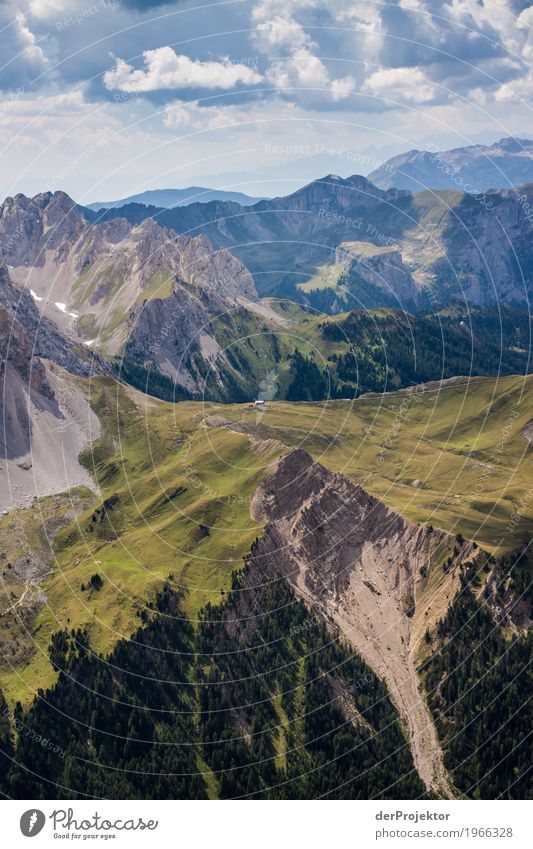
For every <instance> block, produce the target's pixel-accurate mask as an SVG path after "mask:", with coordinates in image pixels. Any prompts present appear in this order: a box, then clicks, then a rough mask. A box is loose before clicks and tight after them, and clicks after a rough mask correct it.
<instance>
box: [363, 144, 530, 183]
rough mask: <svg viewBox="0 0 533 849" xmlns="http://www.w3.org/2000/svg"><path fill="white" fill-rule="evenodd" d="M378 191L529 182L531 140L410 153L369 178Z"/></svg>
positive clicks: (381, 166)
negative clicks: (377, 187)
mask: <svg viewBox="0 0 533 849" xmlns="http://www.w3.org/2000/svg"><path fill="white" fill-rule="evenodd" d="M369 179H370V180H372V182H373V183H374V184H375V185H376V186H379V188H380V189H390V188H393V187H394V188H397V189H409V190H410V191H412V192H419V191H422V190H423V189H425V188H432V189H459V190H464V191H468V192H484V191H486V190H487V189H494V188H501V189H507V188H509V186H516V185H520V184H522V183H531V182H533V141H530V139H516V138H504V139H500V141H497V142H495V143H494V144H491V145H483V144H476V145H471V146H469V147H457V148H454V149H453V150H440V151H437V152H435V153H434V152H430V151H428V150H410V151H408V152H407V153H401V154H400V155H399V156H394V157H393V158H392V159H389V160H388V161H387V162H384V163H383V165H380V167H379V168H376V170H375V171H372V173H371V174H370V175H369Z"/></svg>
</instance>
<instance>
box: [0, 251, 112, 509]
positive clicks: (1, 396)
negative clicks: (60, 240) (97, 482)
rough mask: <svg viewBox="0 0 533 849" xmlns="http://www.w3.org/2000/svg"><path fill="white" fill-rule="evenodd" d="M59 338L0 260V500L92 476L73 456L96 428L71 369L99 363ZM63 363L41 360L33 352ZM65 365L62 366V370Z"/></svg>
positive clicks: (24, 500)
mask: <svg viewBox="0 0 533 849" xmlns="http://www.w3.org/2000/svg"><path fill="white" fill-rule="evenodd" d="M83 356H84V352H83V351H80V350H78V349H77V348H76V346H75V345H73V344H72V343H71V342H69V341H67V340H65V339H64V338H63V337H62V336H61V335H60V334H59V333H58V331H57V329H56V327H55V326H54V325H53V324H52V322H50V321H49V320H48V319H47V318H43V317H41V316H40V315H39V312H38V310H37V307H36V305H35V303H34V301H33V299H32V297H31V296H30V295H29V294H28V293H27V292H26V291H21V290H18V289H17V288H16V287H15V286H13V284H12V282H11V280H10V278H9V274H8V272H7V270H6V268H5V267H1V268H0V357H1V360H0V421H1V423H2V424H1V430H0V483H1V486H0V491H1V495H0V507H1V509H9V508H11V507H13V506H25V505H27V504H28V503H29V501H30V500H31V498H32V497H33V496H35V495H48V494H51V493H55V492H63V491H64V490H67V489H69V488H70V487H72V486H76V485H78V484H85V485H87V486H91V487H93V488H94V482H93V481H92V479H91V477H90V475H89V474H88V473H87V471H86V470H85V469H83V468H82V467H81V466H80V465H79V463H78V454H79V453H80V451H81V450H82V448H83V447H84V446H85V445H86V444H87V441H88V440H89V439H90V437H91V435H92V438H93V439H94V438H96V436H98V434H99V432H100V428H99V423H98V420H97V419H96V417H95V416H94V414H93V413H92V412H91V410H90V407H89V404H88V402H87V400H86V399H85V397H84V394H83V392H82V391H81V390H80V388H79V387H78V386H77V384H76V381H75V378H73V377H71V375H69V373H68V372H70V373H71V374H75V375H83V376H88V375H89V374H91V373H92V372H94V371H95V370H96V371H98V366H99V363H98V362H97V363H96V368H95V365H94V364H91V362H89V360H88V359H84V358H83ZM40 357H46V358H47V360H48V361H50V360H55V362H56V363H59V364H60V365H61V366H63V368H62V369H59V368H57V367H56V366H55V365H53V364H52V363H50V362H48V364H47V365H45V363H44V362H43V361H42V360H41V359H40ZM63 369H67V370H68V371H64V370H63Z"/></svg>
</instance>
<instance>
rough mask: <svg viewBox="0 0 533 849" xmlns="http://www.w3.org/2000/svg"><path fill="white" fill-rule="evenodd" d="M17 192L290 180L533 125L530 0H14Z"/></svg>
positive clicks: (362, 169) (6, 124)
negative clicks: (165, 1) (205, 0)
mask: <svg viewBox="0 0 533 849" xmlns="http://www.w3.org/2000/svg"><path fill="white" fill-rule="evenodd" d="M0 30H1V32H2V48H3V49H2V54H1V63H0V88H1V103H0V150H1V154H2V162H1V169H0V174H1V178H0V179H1V182H2V185H1V187H0V192H1V194H2V196H5V195H8V194H15V193H16V192H18V191H22V192H25V193H31V194H35V193H36V192H39V191H43V190H46V189H63V190H65V191H67V192H69V193H70V194H71V195H73V196H74V197H75V198H76V199H77V200H79V201H80V202H90V201H95V200H107V199H111V198H116V197H121V196H124V195H128V194H132V193H134V192H138V191H143V190H145V189H148V188H162V187H174V186H175V187H179V186H186V185H190V184H191V183H195V184H201V185H217V186H220V187H223V186H227V187H228V188H234V189H240V190H242V191H247V192H248V193H250V194H256V195H261V194H286V193H287V192H288V191H291V190H292V189H293V188H296V187H297V185H300V184H301V183H303V182H305V180H306V179H312V178H313V177H316V176H322V175H323V174H325V173H328V172H331V171H334V172H335V173H341V174H342V175H343V176H347V175H348V174H351V173H368V172H369V171H371V170H372V169H373V168H374V167H376V166H377V165H378V164H379V162H380V161H381V160H383V159H386V158H388V157H389V156H391V155H393V154H395V153H399V152H401V151H403V150H407V149H410V148H412V147H433V149H435V147H437V148H441V147H444V148H448V147H455V146H461V145H464V144H471V143H475V142H480V141H481V142H492V141H494V140H496V139H498V138H500V137H502V136H506V135H518V136H523V137H524V136H525V137H527V136H530V137H531V136H533V125H532V120H531V119H532V112H531V106H530V103H531V98H532V95H533V5H532V4H530V3H527V2H523V0H449V2H441V0H387V2H373V0H228V2H226V0H219V1H218V2H202V3H198V2H188V0H185V2H174V3H163V2H159V1H158V0H94V2H91V0H0Z"/></svg>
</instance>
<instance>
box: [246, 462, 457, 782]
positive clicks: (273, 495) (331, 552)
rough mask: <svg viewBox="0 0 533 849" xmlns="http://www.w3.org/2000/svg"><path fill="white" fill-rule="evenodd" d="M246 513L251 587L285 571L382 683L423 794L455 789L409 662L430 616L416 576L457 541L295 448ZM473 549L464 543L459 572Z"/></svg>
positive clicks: (285, 574)
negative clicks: (252, 539)
mask: <svg viewBox="0 0 533 849" xmlns="http://www.w3.org/2000/svg"><path fill="white" fill-rule="evenodd" d="M251 512H252V515H253V517H254V518H255V519H257V520H260V521H262V522H265V523H266V526H265V532H264V535H263V536H262V537H261V539H260V540H259V541H258V543H257V545H256V546H255V548H254V550H253V554H252V562H253V564H254V566H255V568H254V569H252V570H251V571H250V572H249V573H248V576H247V587H248V589H249V590H250V589H251V588H252V587H253V585H254V582H257V581H265V580H276V579H277V576H282V577H284V578H286V579H287V580H288V581H289V582H290V584H291V585H292V586H293V588H294V589H295V591H296V593H297V595H298V596H299V597H300V598H302V599H303V600H304V602H305V603H306V604H307V605H309V606H310V607H312V608H313V609H315V610H317V611H318V612H319V613H320V614H321V615H322V616H323V617H324V618H325V619H326V621H327V622H329V623H330V625H331V626H332V627H333V628H334V629H335V630H336V631H337V632H340V634H341V635H342V637H343V638H344V639H345V640H347V641H348V643H349V644H350V645H351V646H352V647H353V649H354V650H355V651H356V652H357V653H358V654H360V655H361V657H362V658H363V659H364V660H365V662H366V663H367V664H368V665H369V666H370V667H371V669H373V670H374V672H376V673H377V674H378V676H379V677H380V678H382V679H383V680H384V681H385V683H386V684H387V687H388V689H389V692H390V694H391V697H392V700H393V702H394V704H395V705H396V708H397V709H398V711H399V713H400V716H401V717H402V719H403V722H404V723H405V727H406V729H407V731H408V736H409V739H410V743H411V748H412V752H413V758H414V762H415V766H416V768H417V770H418V772H419V774H420V777H421V779H422V781H423V782H424V784H425V786H426V788H427V789H428V791H430V792H432V793H436V794H438V795H441V796H446V797H447V796H452V795H453V793H454V791H453V787H452V785H451V782H450V780H449V777H448V776H447V774H446V771H445V769H444V767H443V764H442V753H441V750H440V747H439V744H438V741H437V736H436V732H435V728H434V725H433V721H432V718H431V716H430V713H429V711H428V708H427V705H426V702H425V699H424V696H423V694H422V693H421V691H420V688H419V682H418V677H417V672H416V664H415V659H416V655H417V652H418V649H419V647H420V636H421V632H422V630H423V629H425V628H426V627H427V626H428V624H430V623H431V622H432V617H431V615H430V610H431V607H430V606H429V610H428V602H427V600H425V599H423V598H421V597H419V589H420V586H421V584H422V575H423V574H424V572H426V573H427V571H428V570H429V569H430V568H431V567H432V566H433V565H434V564H436V563H437V562H440V561H442V560H443V559H444V558H445V556H446V555H448V554H449V553H450V551H451V550H452V549H453V548H454V547H455V541H454V538H453V537H451V536H450V535H449V534H447V533H446V532H444V531H440V530H437V529H433V528H428V527H426V526H422V525H417V524H415V523H413V522H411V521H409V520H407V519H405V518H404V517H403V516H401V515H399V514H397V513H395V512H394V511H392V510H390V509H389V508H388V507H386V505H384V504H383V503H382V502H381V501H379V500H377V499H376V498H374V497H372V496H370V495H369V494H368V493H367V492H366V491H365V490H364V489H363V488H362V487H360V486H356V485H355V484H353V483H351V482H350V481H349V480H348V479H347V478H345V477H343V476H342V475H339V474H334V473H332V472H330V471H329V470H327V469H326V468H324V467H323V466H321V465H320V464H319V463H316V462H314V461H313V459H312V458H311V457H310V456H309V455H308V454H307V453H306V452H305V451H303V450H301V449H296V450H294V451H291V452H290V453H289V454H287V455H285V456H284V457H283V458H282V459H281V460H280V461H279V463H278V465H277V467H276V469H275V470H274V472H273V474H272V475H271V476H270V477H269V478H268V479H267V480H266V481H265V482H264V483H263V484H262V485H261V486H260V487H259V489H258V491H257V493H256V495H255V497H254V499H253V502H252V505H251ZM470 553H471V549H470V546H469V545H468V544H463V545H462V546H461V549H460V551H458V553H457V555H456V556H455V567H456V569H458V568H459V566H460V564H461V563H462V562H463V560H465V559H466V558H467V557H468V556H469V554H470ZM451 586H452V587H453V586H454V584H453V582H452V584H451ZM457 588H458V583H457V582H455V589H457ZM450 591H452V590H450ZM452 594H453V593H452ZM250 599H253V593H251V592H250V593H248V595H247V594H246V593H243V594H242V601H241V604H240V608H239V610H238V615H237V618H238V619H241V618H242V619H243V620H245V621H246V620H247V619H248V621H250V622H253V617H252V618H250V610H247V605H248V604H249V602H250Z"/></svg>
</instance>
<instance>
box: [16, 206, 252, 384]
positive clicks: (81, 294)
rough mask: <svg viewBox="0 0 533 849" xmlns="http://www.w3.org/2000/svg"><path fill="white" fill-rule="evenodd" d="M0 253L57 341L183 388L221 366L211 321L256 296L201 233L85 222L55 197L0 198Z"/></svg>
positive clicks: (245, 276) (244, 274)
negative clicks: (130, 363) (119, 359)
mask: <svg viewBox="0 0 533 849" xmlns="http://www.w3.org/2000/svg"><path fill="white" fill-rule="evenodd" d="M0 256H1V258H2V260H3V262H4V263H6V264H7V265H8V266H9V270H10V274H11V276H12V278H13V280H14V281H15V283H16V284H17V285H18V286H19V287H20V288H22V289H24V290H26V293H27V294H28V295H29V293H31V296H32V298H33V299H34V301H35V303H36V304H37V306H38V307H39V311H40V312H41V313H42V314H43V315H44V316H45V317H47V318H49V319H51V320H53V322H54V323H55V324H56V325H57V327H58V328H59V329H60V331H61V333H62V335H63V336H66V337H69V338H71V339H74V340H77V341H79V342H80V343H81V342H83V343H84V344H85V346H86V347H87V348H89V349H91V350H96V351H98V352H99V353H101V354H102V355H104V356H105V357H115V356H117V355H120V356H124V357H125V358H127V359H128V358H133V359H134V360H135V362H136V364H137V366H139V365H141V366H143V367H154V368H156V369H157V370H159V371H160V372H162V373H163V374H165V375H167V376H168V377H169V378H170V379H171V380H173V381H174V380H175V381H176V382H177V383H178V384H180V385H181V386H183V387H185V388H186V389H188V390H191V391H195V390H197V389H198V383H199V381H200V380H201V378H202V376H203V374H204V373H205V371H206V370H207V369H214V370H215V373H216V372H217V365H216V363H217V361H220V362H221V363H222V366H223V367H226V366H227V365H228V364H227V362H226V360H225V356H224V354H223V352H222V351H220V349H219V347H218V345H217V343H216V341H215V339H214V338H213V334H212V331H211V329H210V321H211V319H212V318H213V317H214V316H219V315H226V314H227V313H228V311H229V312H230V313H231V310H234V309H237V308H240V307H242V306H243V305H244V306H246V305H248V304H251V306H252V307H253V306H254V305H255V304H256V303H257V300H258V299H257V292H256V290H255V286H254V283H253V279H252V277H251V275H250V273H249V272H248V271H247V269H246V268H245V267H244V266H243V265H242V263H241V262H239V260H237V259H235V258H234V257H233V256H232V255H231V254H230V253H228V251H226V250H224V249H213V247H212V246H211V244H210V242H209V240H208V239H207V238H206V236H205V235H202V234H199V235H196V236H188V235H184V236H179V235H177V234H176V233H175V232H174V231H172V230H168V229H164V228H162V227H160V226H159V225H158V224H157V223H155V222H154V221H153V220H152V219H148V220H145V221H143V222H142V223H140V224H139V225H138V226H133V225H131V224H130V223H129V222H128V221H127V220H126V219H125V218H121V217H119V218H113V219H111V220H109V221H103V222H101V223H97V224H91V223H90V221H89V220H88V214H87V211H84V210H82V209H80V207H78V206H77V205H76V204H75V203H74V202H73V201H72V200H71V199H70V198H69V197H68V196H67V195H65V194H64V193H63V192H55V193H54V194H52V193H50V192H48V193H45V194H41V195H37V196H36V197H34V198H26V197H24V196H23V195H17V196H16V197H14V198H7V199H6V201H5V202H4V204H3V205H2V209H1V214H0Z"/></svg>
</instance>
